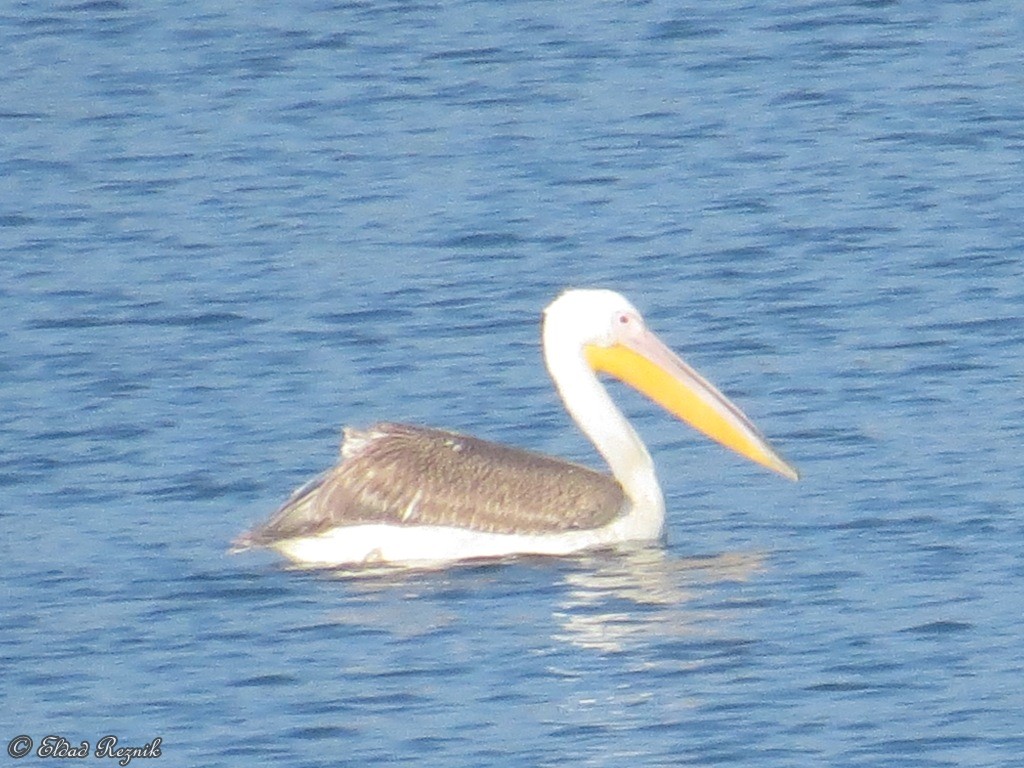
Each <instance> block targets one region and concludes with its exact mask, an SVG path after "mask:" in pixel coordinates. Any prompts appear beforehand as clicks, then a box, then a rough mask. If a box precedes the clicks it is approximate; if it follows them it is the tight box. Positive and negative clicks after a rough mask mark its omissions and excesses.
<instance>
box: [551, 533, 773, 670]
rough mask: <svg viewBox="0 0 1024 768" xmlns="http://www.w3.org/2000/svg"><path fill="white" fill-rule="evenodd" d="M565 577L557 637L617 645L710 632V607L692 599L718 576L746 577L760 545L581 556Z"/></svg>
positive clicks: (758, 565)
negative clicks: (723, 550)
mask: <svg viewBox="0 0 1024 768" xmlns="http://www.w3.org/2000/svg"><path fill="white" fill-rule="evenodd" d="M579 564H580V567H579V569H578V570H576V571H574V572H573V573H571V574H569V575H568V576H567V577H566V583H567V584H568V585H569V587H570V589H569V592H568V594H566V596H565V598H564V600H563V601H562V603H561V605H560V610H559V611H558V612H557V613H556V614H555V617H556V619H557V620H558V623H559V624H560V625H561V627H562V632H560V633H559V634H558V635H557V638H558V639H560V640H563V641H565V642H568V643H571V644H572V645H575V646H577V647H579V648H592V649H596V650H600V651H604V652H614V653H618V652H622V651H627V650H629V649H630V646H631V645H632V644H634V643H635V642H637V641H638V640H639V639H641V638H642V639H643V640H645V641H648V640H650V638H651V637H660V638H662V639H666V638H667V639H671V638H680V637H688V636H689V637H692V636H693V635H695V634H706V633H708V632H713V629H710V628H709V627H710V626H712V625H711V624H710V623H709V619H711V618H712V615H711V613H710V612H709V611H701V610H698V609H696V608H694V607H692V606H691V605H690V603H692V602H693V601H694V598H695V597H698V596H701V595H702V594H703V593H706V592H707V591H708V590H709V589H712V588H713V587H714V586H715V585H716V584H720V583H722V582H728V581H746V580H747V579H749V578H750V576H751V574H753V573H756V572H758V571H760V570H761V569H762V567H763V557H762V555H760V554H758V553H740V552H737V553H727V554H722V555H717V556H715V557H701V558H680V557H673V556H672V555H671V554H670V553H668V552H667V551H666V550H664V549H661V548H655V547H645V548H642V549H636V550H632V551H628V552H621V553H616V554H615V556H609V555H607V554H603V555H593V556H589V557H585V558H581V559H580V561H579Z"/></svg>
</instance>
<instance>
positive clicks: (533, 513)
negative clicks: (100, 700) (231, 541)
mask: <svg viewBox="0 0 1024 768" xmlns="http://www.w3.org/2000/svg"><path fill="white" fill-rule="evenodd" d="M625 507H626V497H625V494H624V493H623V491H622V487H621V486H620V485H619V484H618V483H617V482H616V481H615V480H614V479H612V478H611V477H609V476H607V475H603V474H601V473H599V472H595V471H593V470H591V469H587V468H586V467H582V466H579V465H578V464H572V463H570V462H567V461H561V460H558V459H552V458H549V457H547V456H543V455H541V454H538V453H532V452H530V451H524V450H520V449H517V448H508V447H506V446H503V445H499V444H497V443H491V442H488V441H486V440H479V439H477V438H475V437H469V436H467V435H460V434H457V433H454V432H448V431H445V430H441V429H431V428H428V427H415V426H408V425H405V424H391V423H382V424H377V425H374V426H373V427H371V428H370V429H367V430H354V429H347V430H345V441H344V444H343V446H342V461H341V463H339V464H338V465H337V466H336V467H334V468H333V469H331V470H329V471H327V472H325V473H324V474H322V475H320V476H319V477H317V478H314V479H313V480H311V481H310V482H309V483H307V484H306V485H304V486H303V487H302V488H300V489H299V490H298V491H296V492H295V493H294V494H293V495H292V497H291V498H290V499H289V500H288V501H287V502H285V504H284V505H283V506H282V507H281V508H280V509H279V510H278V511H277V512H276V513H275V514H274V515H273V516H272V517H271V518H270V520H268V521H267V522H266V523H264V524H263V525H261V526H259V527H257V528H255V529H254V530H252V531H250V532H249V533H247V534H244V535H243V536H242V537H240V538H239V539H238V540H237V541H236V542H235V546H236V548H241V549H244V548H246V547H249V546H259V545H266V544H271V543H273V542H275V541H281V540H284V539H291V538H296V537H300V536H312V535H315V534H317V533H321V532H323V531H325V530H327V529H329V528H333V527H336V526H345V525H357V524H360V523H395V524H399V523H400V524H404V525H450V526H457V527H460V528H469V529H472V530H477V531H485V532H489V533H557V532H562V531H571V530H583V529H589V528H597V527H600V526H603V525H606V524H607V523H609V522H611V521H612V520H614V519H615V518H616V517H617V516H618V515H619V514H620V513H621V512H622V511H623V510H624V509H625Z"/></svg>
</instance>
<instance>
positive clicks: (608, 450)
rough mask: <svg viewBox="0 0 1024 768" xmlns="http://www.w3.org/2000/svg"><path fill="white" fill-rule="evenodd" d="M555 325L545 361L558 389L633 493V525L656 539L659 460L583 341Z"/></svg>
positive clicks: (661, 513) (547, 335)
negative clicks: (601, 378)
mask: <svg viewBox="0 0 1024 768" xmlns="http://www.w3.org/2000/svg"><path fill="white" fill-rule="evenodd" d="M552 325H554V323H552V322H551V321H550V320H549V321H548V322H546V323H545V327H544V362H545V363H546V364H547V367H548V372H549V373H550V374H551V378H552V379H553V380H554V382H555V386H556V387H557V388H558V394H559V395H560V396H561V398H562V402H563V403H564V404H565V408H566V410H567V411H568V412H569V415H570V416H572V418H573V420H574V421H575V422H576V424H577V426H578V427H579V428H580V429H581V430H582V431H583V433H584V434H585V435H586V436H587V437H588V438H590V442H592V443H593V444H594V447H595V448H597V450H598V452H599V453H600V454H601V456H602V457H604V460H605V461H606V462H607V463H608V466H609V468H610V469H611V471H612V475H613V476H614V477H615V479H616V480H617V481H618V482H619V484H620V485H621V486H622V488H623V490H624V491H625V492H626V495H627V496H628V497H629V499H630V502H631V503H632V508H631V509H630V511H629V513H628V514H629V517H630V518H632V520H631V525H630V528H631V529H635V530H638V531H640V532H642V534H643V535H644V537H645V538H657V537H659V536H660V535H661V532H662V529H663V527H664V522H665V501H664V498H663V497H662V493H661V487H660V486H659V485H658V478H657V476H656V475H655V472H654V462H653V461H652V460H651V456H650V454H649V453H648V452H647V448H646V447H645V446H644V444H643V441H642V440H641V439H640V436H639V435H637V433H636V431H635V430H634V429H633V427H632V426H631V425H630V423H629V422H628V421H627V420H626V417H625V416H623V415H622V411H620V410H619V409H618V407H617V406H616V405H615V403H614V402H613V401H612V399H611V397H610V396H609V395H608V390H606V389H605V388H604V386H603V385H602V384H601V382H600V381H598V379H597V374H595V373H594V371H593V369H591V367H590V366H589V365H588V363H587V361H586V358H585V357H584V355H583V350H582V348H581V346H580V345H579V344H574V343H573V342H572V340H571V339H566V338H564V337H562V335H561V334H559V333H557V332H556V331H553V330H552V328H551V326H552Z"/></svg>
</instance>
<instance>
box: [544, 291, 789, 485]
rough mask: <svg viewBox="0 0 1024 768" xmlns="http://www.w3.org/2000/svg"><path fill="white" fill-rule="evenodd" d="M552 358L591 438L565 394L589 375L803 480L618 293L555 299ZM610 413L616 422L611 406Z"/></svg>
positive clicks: (547, 343)
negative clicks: (611, 381)
mask: <svg viewBox="0 0 1024 768" xmlns="http://www.w3.org/2000/svg"><path fill="white" fill-rule="evenodd" d="M544 350H545V359H546V362H547V364H548V369H549V370H550V371H551V374H552V378H554V380H555V383H556V385H557V386H558V387H559V391H560V392H561V393H562V397H563V399H564V400H566V404H567V406H568V407H569V409H570V412H572V413H573V416H574V418H576V420H577V422H579V423H580V426H581V427H582V428H583V429H584V430H585V431H586V429H587V428H586V425H585V424H584V423H583V422H584V418H583V417H581V415H580V414H578V413H576V412H574V411H573V407H572V402H571V398H570V397H567V394H568V393H567V392H566V391H565V390H566V386H567V383H568V382H572V383H573V386H574V387H576V386H578V385H579V382H580V380H581V377H582V375H583V374H582V372H581V369H583V368H585V369H587V374H588V375H589V377H590V378H592V379H594V380H595V381H596V376H595V375H594V374H596V373H605V374H608V375H611V376H614V377H615V378H617V379H619V380H620V381H622V382H624V383H626V384H629V385H630V386H631V387H633V388H634V389H636V390H637V391H639V392H641V393H642V394H644V395H646V396H647V397H649V398H650V399H651V400H653V401H654V402H655V403H657V404H658V405H660V406H661V407H662V408H664V409H665V410H667V411H668V412H669V413H671V414H673V415H674V416H676V417H677V418H679V419H681V420H683V421H685V422H687V423H688V424H690V425H691V426H692V427H694V428H695V429H697V430H698V431H700V432H702V433H703V434H705V435H707V436H708V437H710V438H711V439H712V440H715V441H717V442H719V443H721V444H722V445H724V446H726V447H727V448H730V449H731V450H733V451H735V452H736V453H738V454H740V455H742V456H745V457H746V458H748V459H750V460H751V461H754V462H756V463H758V464H761V465H763V466H765V467H767V468H769V469H771V470H773V471H775V472H778V473H779V474H781V475H783V476H784V477H787V478H789V479H790V480H796V479H798V477H799V476H798V474H797V472H796V470H795V469H794V468H793V467H791V466H790V465H789V464H787V463H786V461H785V460H783V459H782V457H781V456H779V455H778V454H777V453H776V452H775V451H774V450H773V449H772V447H771V446H770V445H769V444H768V441H767V440H766V439H765V438H764V436H763V435H762V434H761V433H760V432H759V431H758V430H757V428H756V427H755V426H754V425H753V423H751V421H750V419H748V418H747V416H746V415H745V414H744V413H743V412H742V411H741V410H740V409H739V408H738V407H737V406H736V405H735V404H733V403H732V402H731V401H730V400H729V399H728V398H726V397H725V395H723V394H722V393H721V392H719V391H718V389H716V388H715V386H714V385H713V384H711V382H709V381H708V380H707V379H705V378H704V377H703V376H701V375H700V374H699V373H697V371H695V370H694V369H693V368H691V367H690V366H689V365H688V364H687V363H686V362H685V361H684V360H683V359H682V358H681V357H679V356H678V355H677V354H675V352H673V351H672V350H671V349H669V348H668V347H667V346H666V345H665V344H664V343H663V342H662V341H661V340H660V339H658V337H657V336H656V335H654V333H652V332H651V331H650V330H649V329H648V328H647V325H646V323H645V322H644V319H643V317H642V316H641V315H640V312H639V311H638V310H637V308H636V307H634V306H633V305H632V304H631V303H630V302H629V301H628V300H626V298H625V297H623V296H621V295H619V294H618V293H616V292H615V291H610V290H605V289H574V290H569V291H566V292H565V293H563V294H562V295H561V296H559V297H558V298H557V299H555V301H553V302H552V303H551V304H550V305H548V307H547V309H545V311H544ZM602 389H603V388H602ZM602 410H604V412H605V414H606V416H610V415H611V414H610V413H609V411H608V410H607V406H605V407H604V408H603V409H602ZM595 443H596V444H598V446H599V448H600V444H599V443H598V441H597V440H595ZM602 453H603V451H602Z"/></svg>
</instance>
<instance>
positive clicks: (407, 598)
mask: <svg viewBox="0 0 1024 768" xmlns="http://www.w3.org/2000/svg"><path fill="white" fill-rule="evenodd" d="M287 567H289V568H292V567H291V566H287ZM763 569H764V556H763V554H761V553H757V552H731V553H725V554H721V555H716V556H713V557H697V558H683V557H676V556H673V555H672V554H671V553H669V552H668V551H666V550H665V549H663V548H661V547H656V546H648V547H637V548H626V549H619V550H615V551H603V552H596V553H589V554H583V555H579V556H576V557H569V558H543V557H540V558H508V559H505V560H499V561H481V562H473V563H465V564H461V565H455V566H449V567H448V568H401V567H394V566H383V567H378V566H374V567H367V568H354V569H335V570H328V571H321V572H319V573H318V574H316V575H315V576H314V578H326V579H328V580H329V581H331V582H338V581H340V582H343V583H344V584H345V585H346V593H345V596H344V597H343V607H341V608H338V607H337V604H336V603H335V604H334V607H332V609H331V610H330V613H329V618H328V619H327V621H328V622H329V623H332V624H337V625H343V626H347V627H351V628H353V629H361V630H363V631H367V630H369V631H375V632H384V633H387V634H388V635H390V636H391V637H393V638H395V639H409V638H415V637H420V636H425V635H428V634H431V633H435V632H438V631H441V630H443V629H444V628H446V627H451V626H455V625H457V624H459V623H460V621H461V620H462V618H469V617H463V616H462V609H463V608H465V607H466V606H467V605H473V604H476V603H477V602H478V601H479V600H480V599H481V598H485V599H488V600H489V602H490V605H491V608H492V610H493V614H492V615H493V618H494V621H495V622H496V623H497V624H501V623H503V620H502V618H501V616H502V614H503V613H509V612H512V613H514V609H513V608H512V607H511V606H513V605H514V604H515V603H516V601H517V599H518V598H523V599H526V598H529V599H530V600H532V601H534V602H533V603H532V605H534V606H537V605H538V604H539V603H537V602H536V597H537V595H538V594H539V593H544V592H547V593H549V594H550V598H551V599H550V600H549V601H547V602H544V603H540V604H543V605H548V606H549V611H550V626H551V639H552V641H553V643H554V644H555V645H560V644H568V645H571V646H574V647H576V648H584V649H591V650H597V651H601V652H604V653H620V652H624V651H629V650H631V649H633V648H634V647H635V646H636V645H637V644H638V643H650V642H652V641H658V642H664V641H673V640H679V639H682V638H695V637H701V638H704V639H707V638H708V637H709V635H710V636H713V635H714V634H715V626H716V624H717V623H718V622H719V621H720V618H721V612H720V611H715V610H711V609H708V608H698V607H696V605H695V603H699V604H701V605H707V604H708V602H709V593H710V592H712V591H713V590H714V589H715V588H716V586H719V585H722V584H725V583H729V582H743V581H747V580H749V579H750V578H751V576H752V575H754V574H756V573H758V572H761V571H763ZM299 570H303V569H299ZM316 613H319V612H316ZM312 620H313V621H314V622H316V621H322V620H323V617H322V614H321V615H320V616H319V618H314V619H312ZM495 628H496V629H500V626H499V627H495Z"/></svg>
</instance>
